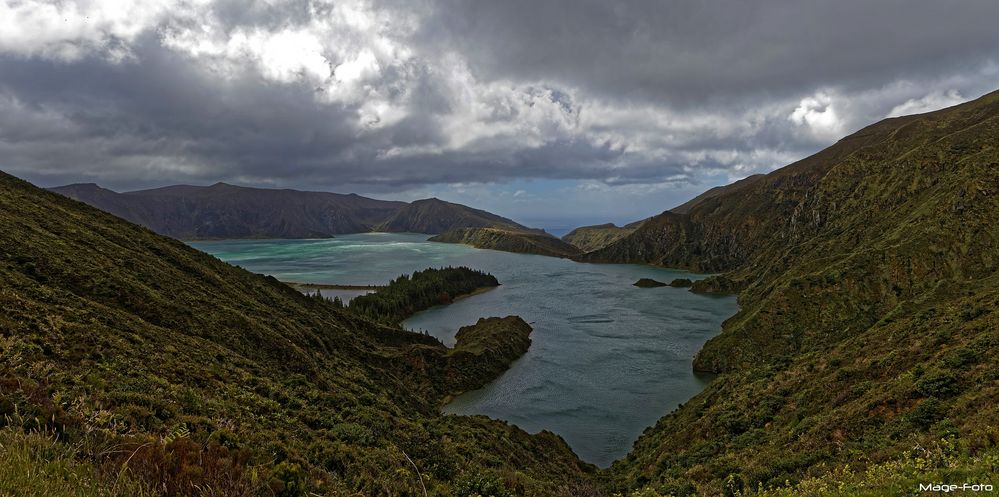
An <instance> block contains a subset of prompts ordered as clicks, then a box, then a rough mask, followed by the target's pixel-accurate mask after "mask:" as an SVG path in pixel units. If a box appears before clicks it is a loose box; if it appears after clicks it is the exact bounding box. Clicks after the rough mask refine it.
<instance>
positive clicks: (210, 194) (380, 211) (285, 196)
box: [52, 183, 406, 240]
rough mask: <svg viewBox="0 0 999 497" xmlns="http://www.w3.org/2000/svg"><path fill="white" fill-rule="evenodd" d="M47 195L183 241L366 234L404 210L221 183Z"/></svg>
mask: <svg viewBox="0 0 999 497" xmlns="http://www.w3.org/2000/svg"><path fill="white" fill-rule="evenodd" d="M52 191H54V192H57V193H61V194H63V195H66V196H67V197H70V198H73V199H76V200H79V201H81V202H85V203H88V204H90V205H92V206H94V207H97V208H99V209H101V210H104V211H107V212H110V213H112V214H114V215H116V216H119V217H122V218H125V219H128V220H129V221H132V222H135V223H137V224H141V225H144V226H146V227H148V228H150V229H152V230H153V231H156V232H157V233H160V234H163V235H167V236H171V237H173V238H179V239H184V240H192V239H206V238H324V237H330V236H333V235H337V234H343V233H358V232H365V231H369V230H370V229H371V227H372V226H373V225H375V224H376V223H378V222H380V221H381V220H383V219H385V218H386V217H388V216H389V215H391V214H392V213H393V212H395V211H397V210H398V209H400V208H401V207H404V206H405V205H406V204H405V203H404V202H390V201H384V200H374V199H370V198H366V197H361V196H359V195H353V194H351V195H342V194H337V193H325V192H302V191H296V190H270V189H263V188H246V187H241V186H233V185H227V184H225V183H217V184H214V185H212V186H207V187H199V186H186V185H181V186H169V187H165V188H157V189H153V190H141V191H134V192H127V193H115V192H113V191H111V190H107V189H104V188H101V187H99V186H97V185H94V184H83V185H68V186H63V187H58V188H52Z"/></svg>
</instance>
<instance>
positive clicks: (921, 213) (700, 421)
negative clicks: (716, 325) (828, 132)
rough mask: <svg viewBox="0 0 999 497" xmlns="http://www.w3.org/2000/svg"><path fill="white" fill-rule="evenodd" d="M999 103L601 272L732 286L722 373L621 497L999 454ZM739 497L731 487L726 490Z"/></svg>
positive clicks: (847, 159)
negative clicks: (647, 490) (907, 453)
mask: <svg viewBox="0 0 999 497" xmlns="http://www.w3.org/2000/svg"><path fill="white" fill-rule="evenodd" d="M997 147H999V93H993V94H990V95H986V96H984V97H982V98H980V99H978V100H976V101H973V102H969V103H966V104H962V105H959V106H956V107H953V108H950V109H945V110H942V111H937V112H933V113H929V114H923V115H918V116H908V117H903V118H895V119H888V120H885V121H882V122H880V123H878V124H875V125H872V126H869V127H867V128H865V129H863V130H861V131H859V132H857V133H856V134H854V135H851V136H849V137H847V138H844V139H843V140H841V141H840V142H838V143H837V144H835V145H833V146H832V147H830V148H828V149H826V150H824V151H822V152H819V153H818V154H816V155H814V156H811V157H809V158H806V159H804V160H802V161H799V162H797V163H795V164H792V165H790V166H788V167H785V168H783V169H781V170H778V171H775V172H773V173H771V174H768V175H765V176H760V177H754V178H750V179H749V180H748V181H744V182H743V183H742V184H740V185H738V187H736V188H729V189H724V190H723V191H720V192H716V194H713V195H710V196H707V197H703V198H701V199H700V200H698V201H697V202H695V203H693V204H692V205H688V206H687V207H686V208H684V209H680V212H676V211H673V212H665V213H663V214H661V215H659V216H656V217H654V218H652V219H651V220H650V221H648V222H646V223H645V224H644V225H643V226H642V227H641V228H639V229H638V230H636V231H635V233H633V234H632V235H629V236H627V237H625V238H623V239H621V240H619V241H618V242H615V243H613V244H611V245H610V246H608V247H605V248H604V249H601V250H598V251H596V252H594V253H591V254H588V255H587V256H584V257H585V258H587V259H588V260H608V261H620V262H647V263H654V264H661V265H666V266H674V267H686V268H692V269H699V270H708V271H728V272H727V273H726V274H724V275H722V276H721V277H719V278H715V279H714V280H713V284H714V285H715V286H716V287H726V288H731V289H738V290H740V291H739V300H740V305H741V310H740V312H739V313H738V314H737V315H736V316H734V317H733V318H731V319H729V320H728V321H727V322H726V323H725V326H724V328H723V331H722V333H721V334H720V335H719V336H718V337H716V338H714V339H712V340H710V341H709V342H708V343H707V344H706V345H705V347H704V349H703V350H702V351H701V352H700V353H699V354H698V356H697V358H696V360H695V366H696V367H697V368H698V369H702V370H708V371H715V372H723V373H724V374H722V375H721V376H720V377H719V378H718V379H717V380H715V381H714V382H713V383H711V385H710V386H709V387H708V388H707V389H706V391H705V392H703V393H702V394H700V395H698V396H697V397H695V398H694V399H692V400H691V401H690V402H688V403H687V404H686V405H685V406H683V407H682V408H681V409H679V410H678V411H676V412H675V413H673V414H671V415H669V416H667V417H665V418H663V419H661V420H660V421H659V423H657V425H656V426H655V427H654V428H652V429H650V430H648V431H646V433H645V434H644V435H643V437H642V438H641V439H640V440H639V441H638V442H636V445H635V449H634V451H633V452H632V453H631V454H630V455H629V456H628V458H627V459H626V460H624V461H621V462H619V463H617V464H616V465H615V467H614V468H613V470H612V473H613V474H614V475H615V477H616V478H618V483H619V484H620V485H622V487H629V486H635V485H642V484H651V485H652V486H654V487H657V488H659V489H660V490H663V491H666V490H669V491H671V492H675V493H677V494H683V493H684V492H687V491H690V490H692V489H694V488H697V489H699V490H701V491H704V492H721V491H722V490H723V488H725V487H729V490H730V491H731V490H738V489H739V488H756V487H757V485H758V484H759V483H760V482H762V483H763V484H764V485H780V484H782V483H783V482H784V481H785V480H790V481H792V482H794V481H796V480H797V479H800V478H802V477H803V476H806V475H816V474H821V473H822V472H823V471H827V470H828V469H829V466H822V464H833V465H834V464H836V463H845V462H850V463H851V465H852V466H853V467H862V466H863V465H864V464H869V463H870V464H875V463H880V462H884V461H887V460H891V459H893V458H895V457H898V456H899V455H900V454H901V453H902V451H904V450H906V449H911V448H912V447H914V446H920V447H929V446H931V445H932V444H933V443H934V442H933V441H934V440H939V438H940V437H942V436H954V437H956V439H955V440H954V441H952V442H948V443H950V444H951V445H952V446H953V448H952V449H948V450H955V451H961V452H962V453H963V454H964V455H966V456H969V457H975V456H976V455H980V454H981V453H982V452H984V451H987V450H991V451H994V447H995V445H996V443H997V440H999V437H996V435H995V429H996V428H995V427H996V426H997V423H999V404H997V403H999V377H997V376H996V371H999V359H997V358H999V354H997V353H999V314H997V312H996V311H997V309H999V286H997V283H999V275H997V273H996V269H997V265H999V225H997V223H995V219H997V218H999V198H997V195H999V148H997ZM732 487H734V488H732Z"/></svg>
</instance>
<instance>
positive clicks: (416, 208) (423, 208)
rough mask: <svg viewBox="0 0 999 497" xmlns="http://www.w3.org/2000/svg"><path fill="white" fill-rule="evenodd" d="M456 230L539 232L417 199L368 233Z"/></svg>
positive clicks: (485, 214)
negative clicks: (495, 229) (492, 229)
mask: <svg viewBox="0 0 999 497" xmlns="http://www.w3.org/2000/svg"><path fill="white" fill-rule="evenodd" d="M458 228H502V229H508V230H513V231H539V230H532V229H531V228H528V227H526V226H523V225H520V224H517V223H516V222H514V221H512V220H510V219H507V218H505V217H501V216H497V215H496V214H492V213H489V212H486V211H483V210H479V209H473V208H471V207H467V206H464V205H461V204H455V203H451V202H445V201H443V200H440V199H436V198H428V199H425V200H417V201H415V202H413V203H411V204H409V205H406V206H404V207H402V208H400V209H398V210H396V211H395V212H394V213H392V215H391V216H389V217H388V218H387V219H385V220H384V221H382V222H380V223H378V224H376V225H375V226H374V227H373V228H372V231H384V232H389V233H403V232H410V233H430V234H439V233H444V232H446V231H451V230H454V229H458Z"/></svg>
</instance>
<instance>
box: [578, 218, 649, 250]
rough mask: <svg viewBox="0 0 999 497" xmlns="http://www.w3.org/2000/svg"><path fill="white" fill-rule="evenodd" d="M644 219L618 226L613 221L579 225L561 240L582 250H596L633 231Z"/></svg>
mask: <svg viewBox="0 0 999 497" xmlns="http://www.w3.org/2000/svg"><path fill="white" fill-rule="evenodd" d="M643 222H645V220H644V219H643V220H641V221H636V222H634V223H629V224H626V225H624V226H623V227H618V226H616V225H614V224H613V223H607V224H596V225H593V226H581V227H579V228H576V229H574V230H572V231H570V232H569V233H566V235H565V236H563V237H562V241H564V242H566V243H569V244H571V245H574V246H575V247H577V248H579V250H581V251H583V252H590V251H593V250H597V249H600V248H603V247H606V246H607V245H610V244H611V243H614V242H616V241H618V240H620V239H621V238H624V237H625V236H627V235H630V234H631V233H633V232H634V231H635V230H636V229H638V227H639V226H641V225H642V223H643Z"/></svg>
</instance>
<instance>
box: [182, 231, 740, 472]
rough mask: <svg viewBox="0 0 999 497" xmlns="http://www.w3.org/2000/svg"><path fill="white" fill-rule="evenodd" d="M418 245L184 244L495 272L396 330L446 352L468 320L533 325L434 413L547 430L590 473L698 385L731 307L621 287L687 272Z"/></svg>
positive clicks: (328, 269) (234, 257)
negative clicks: (506, 361) (477, 288)
mask: <svg viewBox="0 0 999 497" xmlns="http://www.w3.org/2000/svg"><path fill="white" fill-rule="evenodd" d="M427 238H428V235H418V234H382V233H370V234H359V235H344V236H340V237H337V238H335V239H330V240H237V241H212V242H196V243H192V244H191V245H193V246H195V247H197V248H199V249H201V250H204V251H206V252H208V253H211V254H214V255H216V256H218V257H219V258H221V259H223V260H226V261H228V262H230V263H233V264H237V265H240V266H243V267H245V268H247V269H249V270H251V271H255V272H259V273H265V274H270V275H273V276H275V277H276V278H278V279H281V280H285V281H298V282H307V283H336V284H348V285H369V284H384V283H387V282H388V281H389V280H391V279H392V278H395V277H396V276H398V275H400V274H402V273H410V272H413V271H415V270H418V269H425V268H427V267H432V266H445V265H452V266H469V267H472V268H475V269H481V270H484V271H488V272H490V273H492V274H494V275H496V277H497V278H498V279H499V281H500V283H501V286H500V287H498V288H495V289H493V290H490V291H488V292H485V293H482V294H479V295H476V296H473V297H470V298H467V299H462V300H459V301H458V302H456V303H454V304H452V305H449V306H443V307H437V308H434V309H430V310H428V311H424V312H422V313H419V314H417V315H416V316H413V317H412V318H410V319H408V320H407V321H405V322H404V323H403V325H404V326H406V327H407V328H410V329H414V330H426V331H428V332H429V333H431V334H432V335H434V336H436V337H438V338H440V339H441V340H442V341H443V342H444V343H445V344H448V345H452V344H453V343H454V334H455V332H457V330H458V328H459V327H461V326H464V325H467V324H472V323H474V322H475V321H476V320H477V319H478V318H479V317H485V316H506V315H510V314H516V315H519V316H521V317H523V318H524V320H526V321H527V322H529V323H531V325H532V326H533V327H534V332H533V333H532V335H531V339H532V340H533V343H532V344H531V348H530V350H529V351H528V352H527V354H525V355H524V356H523V357H522V358H521V359H519V360H518V361H516V362H515V363H514V364H513V365H512V366H511V368H510V370H509V371H507V372H506V373H505V374H503V375H502V376H501V377H500V378H499V379H497V380H496V381H494V382H493V383H491V384H489V385H487V386H486V387H485V388H483V389H481V390H476V391H474V392H468V393H465V394H463V395H461V396H459V397H457V398H456V399H454V401H453V402H451V403H450V404H449V405H447V406H446V407H445V409H444V410H445V412H448V413H453V414H484V415H487V416H490V417H493V418H497V419H503V420H506V421H509V422H511V423H513V424H516V425H517V426H520V427H521V428H523V429H525V430H527V431H529V432H532V433H534V432H538V431H540V430H549V431H552V432H555V433H558V434H559V435H561V436H562V437H563V438H564V439H565V440H566V442H568V443H569V445H570V446H571V447H572V448H573V450H574V451H575V452H576V453H577V454H578V455H579V456H580V457H581V458H582V459H583V460H585V461H588V462H592V463H594V464H597V465H599V466H606V465H608V464H610V463H611V462H612V461H613V460H615V459H617V458H620V457H622V456H624V455H625V454H626V453H627V452H628V450H629V449H630V448H631V444H632V443H633V442H634V441H635V439H636V438H638V436H639V435H640V434H641V433H642V430H643V429H645V428H646V427H648V426H651V425H652V424H654V423H655V421H656V420H657V419H659V418H660V417H661V416H662V415H664V414H666V413H667V412H669V411H670V410H672V409H673V408H675V407H676V406H677V405H678V404H680V403H682V402H686V401H687V400H688V399H689V398H690V397H692V396H694V395H695V394H697V393H698V392H700V391H701V389H703V387H704V380H703V379H702V378H699V377H697V376H696V375H695V374H694V373H693V372H692V370H691V366H690V361H691V358H692V357H693V356H694V354H695V353H696V352H697V351H698V350H699V349H700V348H701V345H703V343H704V342H705V341H706V340H707V339H708V338H710V337H712V336H714V335H715V334H717V333H718V331H719V330H720V327H721V323H722V321H724V320H725V319H726V318H728V317H729V316H731V315H732V314H734V313H735V312H736V303H735V298H733V297H710V296H702V295H695V294H692V293H690V292H688V291H686V290H684V289H677V288H670V287H664V288H649V289H642V288H637V287H634V286H632V283H634V282H635V281H636V280H638V279H639V278H654V279H657V280H660V281H666V282H668V281H670V280H672V279H673V278H678V277H685V278H692V279H697V278H699V276H697V275H692V274H690V273H686V272H681V271H672V270H668V269H661V268H654V267H649V266H638V265H614V264H581V263H577V262H572V261H568V260H564V259H556V258H551V257H542V256H535V255H524V254H511V253H507V252H496V251H492V250H479V249H475V248H471V247H467V246H463V245H452V244H444V243H432V242H427V241H426V239H427ZM323 293H324V294H326V291H324V292H323Z"/></svg>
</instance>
